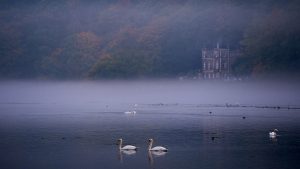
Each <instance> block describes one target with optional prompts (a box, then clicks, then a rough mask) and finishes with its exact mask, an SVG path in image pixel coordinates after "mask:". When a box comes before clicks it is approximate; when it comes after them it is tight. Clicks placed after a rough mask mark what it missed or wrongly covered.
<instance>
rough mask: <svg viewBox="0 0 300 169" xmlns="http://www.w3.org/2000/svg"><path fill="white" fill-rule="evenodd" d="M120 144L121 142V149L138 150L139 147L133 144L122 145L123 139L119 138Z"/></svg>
mask: <svg viewBox="0 0 300 169" xmlns="http://www.w3.org/2000/svg"><path fill="white" fill-rule="evenodd" d="M118 144H119V149H120V150H126V151H128V150H134V151H135V150H137V147H136V146H132V145H126V146H124V147H122V144H123V140H122V139H121V138H120V139H118Z"/></svg>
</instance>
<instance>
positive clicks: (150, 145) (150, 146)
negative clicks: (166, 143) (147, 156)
mask: <svg viewBox="0 0 300 169" xmlns="http://www.w3.org/2000/svg"><path fill="white" fill-rule="evenodd" d="M152 144H153V141H151V142H150V143H149V147H148V150H150V149H151V148H152Z"/></svg>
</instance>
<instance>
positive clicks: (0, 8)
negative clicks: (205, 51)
mask: <svg viewBox="0 0 300 169" xmlns="http://www.w3.org/2000/svg"><path fill="white" fill-rule="evenodd" d="M299 11H300V3H299V2H297V0H275V1H274V0H273V1H272V0H264V1H259V0H253V1H238V0H216V1H209V0H160V1H148V0H101V1H99V0H54V1H50V0H23V1H22V0H2V1H0V25H1V27H0V77H1V78H45V79H48V78H71V79H78V78H79V79H82V78H92V79H93V78H95V79H98V78H139V77H170V76H178V75H186V74H192V73H195V72H198V71H199V69H200V68H201V49H202V48H203V47H208V48H210V47H215V45H216V44H217V43H220V44H221V46H222V47H226V48H227V47H228V48H230V49H240V50H241V51H242V54H243V57H242V58H240V59H238V60H236V62H235V63H234V64H233V67H232V68H233V70H234V72H233V73H234V74H235V75H247V76H251V75H259V74H265V73H291V72H292V73H293V74H298V73H299V72H300V56H299V55H300V53H299V52H300V22H299V19H300V12H299Z"/></svg>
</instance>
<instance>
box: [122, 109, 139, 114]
mask: <svg viewBox="0 0 300 169" xmlns="http://www.w3.org/2000/svg"><path fill="white" fill-rule="evenodd" d="M124 114H136V111H135V110H133V111H125V112H124Z"/></svg>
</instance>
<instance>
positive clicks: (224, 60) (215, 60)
mask: <svg viewBox="0 0 300 169" xmlns="http://www.w3.org/2000/svg"><path fill="white" fill-rule="evenodd" d="M202 75H203V78H204V79H226V78H228V77H229V75H230V51H229V49H223V48H219V47H217V48H214V49H212V50H211V49H206V48H204V49H202Z"/></svg>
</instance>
